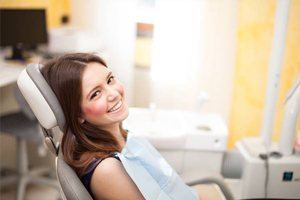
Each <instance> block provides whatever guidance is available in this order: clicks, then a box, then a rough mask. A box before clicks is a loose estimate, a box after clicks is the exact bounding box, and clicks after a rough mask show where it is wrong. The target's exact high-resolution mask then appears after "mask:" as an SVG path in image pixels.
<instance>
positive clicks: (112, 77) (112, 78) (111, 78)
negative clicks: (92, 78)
mask: <svg viewBox="0 0 300 200" xmlns="http://www.w3.org/2000/svg"><path fill="white" fill-rule="evenodd" d="M114 79H115V77H114V76H111V77H109V79H108V80H107V84H110V83H111V82H112V81H113V80H114Z"/></svg>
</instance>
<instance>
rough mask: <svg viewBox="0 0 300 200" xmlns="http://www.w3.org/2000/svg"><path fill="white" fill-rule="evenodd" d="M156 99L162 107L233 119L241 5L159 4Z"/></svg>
mask: <svg viewBox="0 0 300 200" xmlns="http://www.w3.org/2000/svg"><path fill="white" fill-rule="evenodd" d="M155 6H156V14H155V16H156V20H155V28H154V44H153V62H152V66H151V78H152V96H151V100H152V102H153V103H155V104H156V105H157V107H158V108H172V109H187V110H198V109H199V103H200V102H199V100H198V96H199V94H200V93H201V92H203V91H204V92H207V94H208V95H209V98H210V100H209V102H208V103H206V104H205V106H204V107H203V108H202V110H203V111H208V112H218V113H221V115H222V116H223V117H224V118H225V119H226V120H228V117H229V111H230V104H231V93H232V82H233V71H234V65H235V30H236V1H234V0H232V1H225V0H218V1H216V0H211V1H210V0H199V1H198V0H186V1H184V0H176V1H169V0H157V2H156V5H155Z"/></svg>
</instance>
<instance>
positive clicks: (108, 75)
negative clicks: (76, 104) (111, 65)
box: [86, 71, 112, 99]
mask: <svg viewBox="0 0 300 200" xmlns="http://www.w3.org/2000/svg"><path fill="white" fill-rule="evenodd" d="M111 74H112V72H111V71H110V72H108V74H107V76H106V81H107V80H108V79H109V77H110V76H111ZM98 87H99V86H98V85H97V86H95V87H94V88H93V89H92V90H91V91H90V92H89V93H88V94H87V95H86V98H87V99H88V98H89V96H90V94H91V93H92V92H93V91H94V90H95V89H96V88H98Z"/></svg>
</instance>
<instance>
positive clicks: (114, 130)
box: [102, 123, 126, 149]
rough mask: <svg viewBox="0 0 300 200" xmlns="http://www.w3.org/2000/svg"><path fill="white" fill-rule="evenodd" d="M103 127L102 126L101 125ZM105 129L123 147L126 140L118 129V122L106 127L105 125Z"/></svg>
mask: <svg viewBox="0 0 300 200" xmlns="http://www.w3.org/2000/svg"><path fill="white" fill-rule="evenodd" d="M102 128H103V127H102ZM105 130H106V131H109V132H110V133H111V134H112V135H113V136H114V137H115V139H116V140H117V142H118V144H119V145H120V146H121V148H122V149H123V147H124V145H125V143H126V141H125V139H124V137H123V135H122V132H121V129H120V124H119V123H115V124H112V125H110V126H108V127H105Z"/></svg>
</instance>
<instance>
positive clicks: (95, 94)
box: [91, 90, 100, 100]
mask: <svg viewBox="0 0 300 200" xmlns="http://www.w3.org/2000/svg"><path fill="white" fill-rule="evenodd" d="M99 94H100V91H99V90H97V91H96V92H94V93H93V94H92V96H91V100H92V99H93V98H95V97H96V96H98V95H99Z"/></svg>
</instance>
